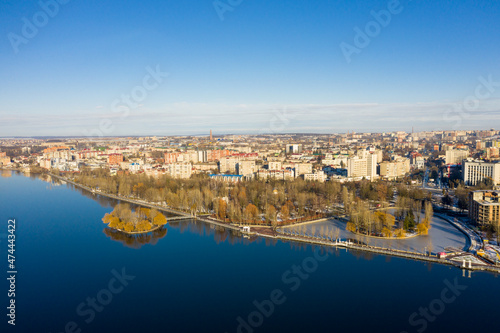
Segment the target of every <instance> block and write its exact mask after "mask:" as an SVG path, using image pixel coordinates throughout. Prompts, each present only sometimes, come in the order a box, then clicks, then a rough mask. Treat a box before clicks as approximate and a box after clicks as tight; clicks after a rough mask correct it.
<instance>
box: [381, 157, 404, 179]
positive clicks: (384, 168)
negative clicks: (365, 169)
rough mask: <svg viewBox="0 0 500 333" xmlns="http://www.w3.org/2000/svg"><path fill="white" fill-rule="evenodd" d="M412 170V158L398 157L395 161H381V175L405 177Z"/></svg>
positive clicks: (388, 177)
mask: <svg viewBox="0 0 500 333" xmlns="http://www.w3.org/2000/svg"><path fill="white" fill-rule="evenodd" d="M408 172H410V159H408V158H398V159H396V160H394V161H390V162H388V161H384V162H382V163H380V176H381V177H385V178H387V179H396V178H399V177H403V176H404V175H405V174H406V173H408Z"/></svg>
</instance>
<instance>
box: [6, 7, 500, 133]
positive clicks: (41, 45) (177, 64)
mask: <svg viewBox="0 0 500 333" xmlns="http://www.w3.org/2000/svg"><path fill="white" fill-rule="evenodd" d="M59 2H60V3H62V4H60V3H59ZM59 2H56V0H41V1H18V0H2V1H0V137H4V136H38V135H75V136H80V135H92V134H94V135H101V134H102V135H109V136H114V135H174V134H201V133H208V131H209V130H210V129H213V130H214V133H264V132H267V133H281V132H320V133H337V132H345V131H347V130H354V131H371V132H382V131H390V130H406V131H410V130H411V127H412V126H414V127H415V130H435V129H479V128H495V127H496V128H497V129H498V128H499V127H500V126H499V125H500V116H499V115H500V113H499V111H500V1H492V0H460V1H457V0H454V1H451V0H440V1H436V0H433V1H430V0H429V1H427V0H425V1H424V0H422V1H418V0H413V1H410V0H401V1H400V2H399V5H398V3H397V1H394V0H390V1H384V0H380V1H379V0H377V1H375V0H374V1H354V0H345V1H333V0H329V1H327V0H317V1H306V0H302V1H296V0H287V1H285V0H272V1H271V0H243V1H239V0H221V1H213V0H201V1H200V0H198V1H187V0H162V1H153V0H151V1H138V0H128V1H124V0H120V1H118V0H109V1H94V0H86V1H83V0H70V1H68V0H59ZM43 4H45V5H43ZM44 7H45V9H44ZM381 11H383V12H381ZM374 13H375V15H374ZM376 13H379V14H376ZM376 16H379V17H378V21H377V20H376V18H375V17H376ZM360 31H361V34H360V33H359V32H360ZM150 72H157V74H155V75H154V76H152V75H151V74H150ZM165 73H168V75H167V74H165ZM155 77H156V79H155ZM481 78H482V79H481ZM488 81H489V82H490V83H488ZM127 96H128V97H127Z"/></svg>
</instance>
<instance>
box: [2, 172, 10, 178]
mask: <svg viewBox="0 0 500 333" xmlns="http://www.w3.org/2000/svg"><path fill="white" fill-rule="evenodd" d="M0 176H2V177H4V178H9V177H12V171H10V170H2V172H1V173H0Z"/></svg>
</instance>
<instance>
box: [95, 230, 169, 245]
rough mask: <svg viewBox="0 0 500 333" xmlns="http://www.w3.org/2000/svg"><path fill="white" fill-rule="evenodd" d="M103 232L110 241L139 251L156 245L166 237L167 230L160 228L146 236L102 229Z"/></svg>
mask: <svg viewBox="0 0 500 333" xmlns="http://www.w3.org/2000/svg"><path fill="white" fill-rule="evenodd" d="M103 232H104V234H105V235H106V236H108V237H109V238H110V239H112V240H114V241H115V242H119V243H122V244H123V246H125V247H128V248H131V249H140V248H141V247H143V246H144V245H146V244H150V245H156V244H157V243H158V241H159V240H160V239H162V238H163V237H165V236H166V235H167V228H165V227H162V228H160V229H157V230H155V231H151V232H148V233H147V234H138V235H129V234H127V233H124V232H121V231H118V230H115V229H111V228H104V230H103Z"/></svg>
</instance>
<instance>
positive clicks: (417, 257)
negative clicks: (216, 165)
mask: <svg viewBox="0 0 500 333" xmlns="http://www.w3.org/2000/svg"><path fill="white" fill-rule="evenodd" d="M48 174H49V175H51V176H53V177H55V178H57V179H59V180H61V181H65V182H67V183H69V184H72V185H74V186H76V187H79V188H82V189H84V190H86V191H89V192H91V193H94V194H97V195H102V196H105V197H109V198H111V199H115V200H120V201H125V202H129V203H133V204H137V205H140V206H145V207H149V208H155V209H158V210H162V211H166V212H169V213H173V214H178V215H181V216H183V217H186V218H191V219H195V220H200V221H203V222H206V223H209V224H213V225H217V226H221V227H224V228H228V229H232V230H235V231H239V232H241V233H242V234H244V235H245V234H246V235H256V236H259V237H263V238H271V239H280V240H282V241H285V240H288V241H295V242H300V243H307V244H311V245H320V246H328V247H344V248H346V249H349V248H350V249H355V250H359V251H366V252H372V253H378V254H383V255H389V256H395V257H403V258H407V259H414V260H420V261H427V262H436V263H441V264H445V265H451V266H454V267H457V268H462V269H465V270H470V271H488V272H492V273H500V267H498V266H493V265H478V264H474V265H475V266H473V265H472V264H470V265H469V266H466V265H465V264H466V263H469V262H465V261H464V265H461V264H460V263H459V262H457V261H452V260H450V259H440V258H436V257H429V256H426V255H423V254H420V253H417V252H407V251H401V250H395V249H389V248H381V247H375V246H369V245H360V244H354V243H352V242H350V241H340V242H333V241H326V240H322V239H317V238H313V237H307V238H305V237H302V236H291V235H290V236H289V235H283V234H280V233H277V232H275V231H274V230H272V228H271V227H268V226H261V228H266V229H270V230H272V234H273V235H272V236H271V235H268V234H263V233H259V232H252V231H250V232H245V231H243V227H238V226H235V225H230V224H226V223H223V222H220V221H217V220H215V219H212V218H207V217H199V216H196V215H190V214H188V213H185V212H181V211H177V210H175V209H172V208H166V207H163V206H157V205H154V204H150V203H147V202H142V201H137V200H134V199H128V198H121V197H119V196H115V195H113V194H107V193H102V192H96V191H94V190H92V189H91V188H89V187H87V186H84V185H81V184H78V183H75V182H73V181H71V180H68V179H66V178H64V177H61V176H57V175H54V174H51V173H48ZM442 219H443V218H442ZM319 220H328V218H322V219H319ZM443 220H445V219H443ZM167 221H168V219H167ZM445 221H446V220H445ZM315 222H319V221H318V220H313V221H305V222H301V223H315ZM448 222H449V221H448ZM452 225H454V223H452ZM290 226H295V225H290ZM285 227H287V226H285ZM457 229H460V228H459V227H457ZM460 231H462V232H463V233H464V234H466V235H467V232H465V231H464V230H461V229H460ZM467 237H469V238H470V236H469V235H467ZM395 240H396V239H395ZM464 252H465V251H464ZM465 254H468V255H473V254H472V253H470V252H465Z"/></svg>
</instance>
